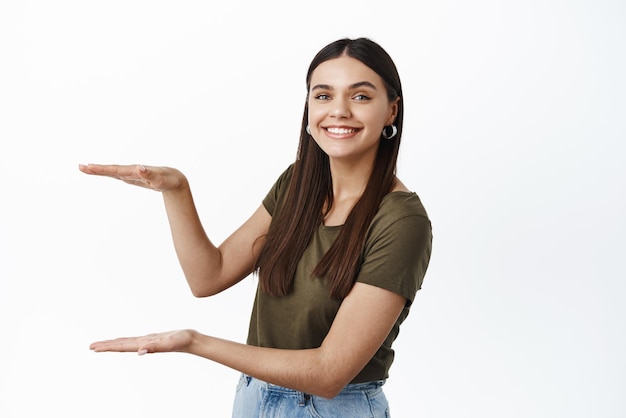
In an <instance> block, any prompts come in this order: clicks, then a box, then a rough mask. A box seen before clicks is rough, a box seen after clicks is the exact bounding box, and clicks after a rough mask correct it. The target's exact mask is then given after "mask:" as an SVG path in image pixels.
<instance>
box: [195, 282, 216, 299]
mask: <svg viewBox="0 0 626 418" xmlns="http://www.w3.org/2000/svg"><path fill="white" fill-rule="evenodd" d="M189 290H191V294H192V295H193V296H194V297H196V298H206V297H209V296H213V295H215V294H217V293H219V292H218V291H216V290H215V289H212V288H210V287H208V286H198V285H195V286H194V285H192V284H191V283H190V284H189Z"/></svg>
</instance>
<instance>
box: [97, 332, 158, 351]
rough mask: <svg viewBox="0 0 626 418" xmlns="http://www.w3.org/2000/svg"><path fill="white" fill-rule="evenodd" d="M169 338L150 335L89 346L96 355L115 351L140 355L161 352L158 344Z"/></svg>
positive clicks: (101, 342)
mask: <svg viewBox="0 0 626 418" xmlns="http://www.w3.org/2000/svg"><path fill="white" fill-rule="evenodd" d="M166 336H167V334H166V333H161V334H149V335H146V336H143V337H124V338H116V339H113V340H104V341H97V342H94V343H92V344H91V345H89V349H90V350H92V351H94V352H96V353H103V352H107V351H114V352H118V353H128V352H137V353H138V354H139V355H143V354H146V353H149V352H150V353H154V352H157V351H159V350H158V349H157V348H158V344H159V342H161V340H163V338H165V337H166Z"/></svg>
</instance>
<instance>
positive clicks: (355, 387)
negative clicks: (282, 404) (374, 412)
mask: <svg viewBox="0 0 626 418" xmlns="http://www.w3.org/2000/svg"><path fill="white" fill-rule="evenodd" d="M243 377H244V378H245V379H246V380H247V382H246V383H247V384H250V382H251V381H252V380H255V381H256V383H257V384H259V385H262V386H264V387H265V388H266V389H267V390H268V391H273V392H280V393H285V394H290V393H292V394H294V395H300V394H302V395H308V394H307V393H304V392H301V391H299V390H295V389H289V388H286V387H283V386H279V385H275V384H273V383H267V382H265V381H263V380H260V379H256V378H254V377H252V376H249V375H247V374H243ZM385 381H386V380H384V379H383V380H373V381H371V382H362V383H349V384H347V385H346V386H345V387H344V388H343V389H342V390H341V392H342V393H347V392H353V391H362V390H366V391H369V390H374V389H378V388H379V387H381V386H383V385H384V384H385Z"/></svg>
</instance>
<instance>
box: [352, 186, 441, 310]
mask: <svg viewBox="0 0 626 418" xmlns="http://www.w3.org/2000/svg"><path fill="white" fill-rule="evenodd" d="M414 196H415V199H417V195H414ZM418 203H419V199H418ZM419 208H422V210H423V207H422V206H421V203H419V207H418V209H419ZM402 212H406V211H405V210H403V211H402ZM409 212H410V211H409ZM431 251H432V229H431V223H430V220H429V219H428V217H427V216H425V213H423V214H410V213H401V214H400V215H399V216H389V215H383V216H381V217H379V218H378V219H375V220H374V221H373V222H372V226H371V227H370V230H369V231H368V237H367V240H366V243H365V247H364V251H363V263H362V265H361V269H360V271H359V274H358V276H357V279H356V281H358V282H361V283H367V284H370V285H373V286H377V287H381V288H383V289H386V290H390V291H392V292H394V293H398V294H400V295H402V296H404V297H405V298H406V299H407V304H408V305H410V304H411V303H412V302H413V300H414V298H415V294H416V293H417V291H418V290H419V289H420V288H421V287H422V282H423V280H424V276H425V275H426V269H427V268H428V264H429V262H430V255H431Z"/></svg>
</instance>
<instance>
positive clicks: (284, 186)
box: [263, 164, 294, 216]
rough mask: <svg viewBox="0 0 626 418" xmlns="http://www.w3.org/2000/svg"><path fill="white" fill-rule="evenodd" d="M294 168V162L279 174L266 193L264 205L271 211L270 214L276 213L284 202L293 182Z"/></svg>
mask: <svg viewBox="0 0 626 418" xmlns="http://www.w3.org/2000/svg"><path fill="white" fill-rule="evenodd" d="M293 168H294V164H290V165H289V166H288V167H287V168H286V169H285V170H283V172H282V173H281V174H280V175H279V176H278V179H277V180H276V182H275V183H274V184H273V185H272V188H271V189H270V191H269V192H268V193H267V195H265V198H264V199H263V206H265V209H266V210H267V211H268V212H269V214H270V215H272V216H273V215H274V213H275V212H276V210H277V209H279V208H280V206H281V205H282V203H283V200H284V198H285V195H286V194H287V190H288V189H289V184H290V182H291V177H292V176H293Z"/></svg>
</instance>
